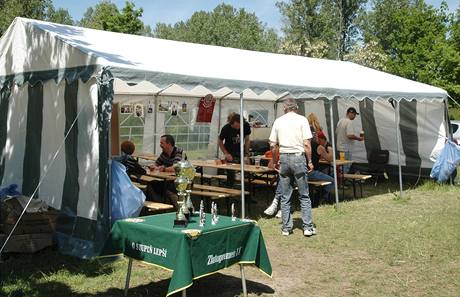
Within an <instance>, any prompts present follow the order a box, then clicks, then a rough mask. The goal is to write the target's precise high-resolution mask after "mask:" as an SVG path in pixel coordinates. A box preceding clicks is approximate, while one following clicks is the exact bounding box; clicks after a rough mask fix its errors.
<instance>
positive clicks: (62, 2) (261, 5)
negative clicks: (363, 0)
mask: <svg viewBox="0 0 460 297" xmlns="http://www.w3.org/2000/svg"><path fill="white" fill-rule="evenodd" d="M98 2H99V0H53V3H54V6H55V7H57V8H59V7H62V8H66V9H67V10H68V11H69V12H70V15H71V16H72V18H73V19H74V20H80V19H81V18H82V17H83V14H84V13H85V11H86V9H87V8H88V7H90V6H94V5H96V4H97V3H98ZM111 2H113V3H115V4H116V5H117V6H118V8H119V9H121V8H123V7H124V6H125V2H126V0H111ZM131 2H134V4H135V5H136V7H137V8H139V7H142V8H143V9H144V13H143V16H142V21H143V22H144V23H145V24H147V25H150V26H151V27H152V29H154V28H155V24H156V23H158V22H162V23H167V24H175V23H176V22H178V21H185V20H187V19H189V18H190V17H191V16H192V14H193V13H194V12H195V11H200V10H205V11H211V10H213V9H214V8H215V7H216V6H217V5H219V4H221V3H226V4H230V5H232V6H233V7H235V8H244V9H245V10H246V11H249V12H254V13H255V14H256V16H257V17H258V18H259V20H260V21H261V22H262V23H263V24H265V25H266V26H267V27H269V28H274V29H275V30H276V31H277V32H278V33H280V32H281V27H282V20H281V14H280V12H279V10H278V8H277V7H276V5H275V4H276V2H279V0H131ZM425 2H427V3H428V4H431V5H433V6H434V7H436V8H438V7H439V5H440V3H441V0H425ZM446 2H447V4H448V6H449V9H450V10H451V11H454V10H455V9H456V8H458V7H459V6H460V4H459V0H447V1H446Z"/></svg>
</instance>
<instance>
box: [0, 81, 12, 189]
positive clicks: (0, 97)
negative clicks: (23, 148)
mask: <svg viewBox="0 0 460 297" xmlns="http://www.w3.org/2000/svg"><path fill="white" fill-rule="evenodd" d="M10 97H11V85H8V84H6V85H4V86H3V87H2V88H1V89H0V185H1V184H2V180H3V175H4V174H5V156H4V149H5V145H6V135H7V132H8V130H7V122H8V112H9V105H10V100H11V99H10Z"/></svg>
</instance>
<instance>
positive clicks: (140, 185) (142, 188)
mask: <svg viewBox="0 0 460 297" xmlns="http://www.w3.org/2000/svg"><path fill="white" fill-rule="evenodd" d="M132 184H133V185H134V186H135V187H136V188H138V189H140V190H141V191H145V190H146V189H147V185H146V184H141V183H138V182H132Z"/></svg>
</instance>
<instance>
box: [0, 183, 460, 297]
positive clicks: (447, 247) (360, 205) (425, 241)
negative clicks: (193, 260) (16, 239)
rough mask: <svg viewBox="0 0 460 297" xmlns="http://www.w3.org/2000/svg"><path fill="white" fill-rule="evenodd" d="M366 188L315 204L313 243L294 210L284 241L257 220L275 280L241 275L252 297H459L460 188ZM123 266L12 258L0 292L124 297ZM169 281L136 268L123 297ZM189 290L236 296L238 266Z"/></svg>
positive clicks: (49, 255) (154, 292) (254, 273)
mask: <svg viewBox="0 0 460 297" xmlns="http://www.w3.org/2000/svg"><path fill="white" fill-rule="evenodd" d="M380 189H382V188H380ZM373 191H374V190H373V186H372V185H366V186H365V193H367V194H368V195H369V194H372V195H371V196H369V197H368V198H365V199H359V200H352V201H347V202H344V203H341V207H340V209H339V210H338V211H336V210H335V209H334V208H333V206H331V205H324V206H320V207H318V208H315V209H314V210H313V215H314V219H315V222H316V224H317V227H318V228H317V229H318V235H316V236H313V237H311V238H305V237H303V236H302V231H301V229H300V225H301V221H300V216H299V212H298V211H296V213H295V225H296V226H297V227H299V229H295V230H294V234H292V235H290V236H289V237H282V236H281V235H280V224H279V219H276V218H270V219H268V218H262V217H258V224H259V225H260V227H261V228H262V230H263V234H264V238H265V242H266V244H267V248H268V252H269V256H270V259H271V263H272V266H273V279H270V278H268V277H266V276H265V275H263V274H262V273H260V272H259V271H258V270H257V269H255V268H252V267H250V268H248V269H246V277H247V279H248V291H249V293H250V294H249V295H250V296H411V297H412V296H460V187H459V186H438V185H436V184H434V183H426V184H424V185H422V186H419V187H418V188H416V189H411V190H408V191H407V192H406V195H405V197H404V198H402V199H399V198H398V197H397V196H396V195H395V194H393V193H384V194H382V193H381V192H385V191H380V194H379V193H377V192H376V193H374V192H373ZM261 195H262V194H261ZM260 201H261V203H258V204H257V208H258V209H257V210H258V212H260V210H261V209H262V208H263V206H264V205H263V203H262V202H265V199H261V200H260ZM253 213H254V212H253ZM256 213H257V212H256ZM126 267H127V260H125V259H119V260H116V261H111V262H108V261H102V260H93V261H84V260H79V259H75V258H72V257H67V256H63V255H60V254H59V253H57V252H55V251H53V250H45V251H42V252H39V253H36V254H33V255H12V256H10V257H9V258H7V259H6V260H5V261H4V262H3V263H1V264H0V273H1V275H0V276H1V287H0V296H15V297H16V296H50V297H51V296H65V297H70V296H100V297H108V296H123V286H124V278H125V274H126ZM169 277H170V272H167V271H164V270H162V269H160V268H157V267H153V266H147V265H145V264H142V263H135V265H134V269H133V274H132V278H131V289H130V291H129V296H165V294H166V291H167V286H168V282H169ZM187 293H188V296H242V294H241V281H240V279H239V269H238V267H231V268H229V269H226V270H224V271H222V272H221V273H217V274H214V275H212V276H210V277H207V278H203V279H200V280H198V281H196V282H195V283H194V286H192V287H191V288H190V289H189V290H187ZM177 296H180V295H179V294H177Z"/></svg>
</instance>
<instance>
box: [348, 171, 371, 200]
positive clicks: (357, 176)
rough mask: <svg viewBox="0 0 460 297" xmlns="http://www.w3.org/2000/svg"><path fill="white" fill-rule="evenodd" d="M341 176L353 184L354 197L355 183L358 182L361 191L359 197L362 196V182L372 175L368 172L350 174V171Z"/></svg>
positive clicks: (354, 192)
mask: <svg viewBox="0 0 460 297" xmlns="http://www.w3.org/2000/svg"><path fill="white" fill-rule="evenodd" d="M343 178H344V179H345V180H349V181H351V184H352V185H353V196H354V197H355V198H356V184H359V189H360V191H361V198H363V184H362V182H364V181H365V180H367V179H370V178H372V175H368V174H350V173H344V174H343Z"/></svg>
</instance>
